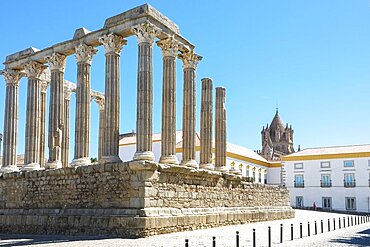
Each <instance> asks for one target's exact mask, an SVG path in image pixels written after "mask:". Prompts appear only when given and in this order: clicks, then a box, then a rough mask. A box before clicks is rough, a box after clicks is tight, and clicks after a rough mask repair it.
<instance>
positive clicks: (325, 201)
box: [322, 197, 331, 209]
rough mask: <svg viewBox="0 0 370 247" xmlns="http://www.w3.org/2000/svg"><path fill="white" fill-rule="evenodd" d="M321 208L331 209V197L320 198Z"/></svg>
mask: <svg viewBox="0 0 370 247" xmlns="http://www.w3.org/2000/svg"><path fill="white" fill-rule="evenodd" d="M322 208H323V209H331V197H323V198H322Z"/></svg>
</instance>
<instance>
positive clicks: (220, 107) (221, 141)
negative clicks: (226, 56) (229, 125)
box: [215, 87, 227, 172]
mask: <svg viewBox="0 0 370 247" xmlns="http://www.w3.org/2000/svg"><path fill="white" fill-rule="evenodd" d="M225 101H226V90H225V88H223V87H216V138H215V139H216V150H215V153H216V170H218V171H222V172H226V171H227V168H226V108H225Z"/></svg>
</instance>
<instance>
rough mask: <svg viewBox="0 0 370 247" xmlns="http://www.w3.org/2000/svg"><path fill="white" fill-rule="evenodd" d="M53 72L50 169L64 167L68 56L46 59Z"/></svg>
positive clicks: (51, 85)
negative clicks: (65, 89)
mask: <svg viewBox="0 0 370 247" xmlns="http://www.w3.org/2000/svg"><path fill="white" fill-rule="evenodd" d="M46 59H47V61H48V62H49V67H50V70H51V81H50V106H49V138H48V139H49V141H48V144H49V145H48V146H49V160H48V163H47V165H46V167H47V168H49V169H56V168H61V167H62V143H63V128H64V70H65V66H66V56H64V55H62V54H58V53H54V54H53V55H51V56H50V57H47V58H46Z"/></svg>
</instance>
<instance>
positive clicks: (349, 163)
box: [343, 160, 355, 167]
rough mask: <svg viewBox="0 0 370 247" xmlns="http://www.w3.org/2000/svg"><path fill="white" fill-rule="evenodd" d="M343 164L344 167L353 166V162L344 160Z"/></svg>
mask: <svg viewBox="0 0 370 247" xmlns="http://www.w3.org/2000/svg"><path fill="white" fill-rule="evenodd" d="M343 164H344V167H354V166H355V164H354V162H353V160H345V161H344V163H343Z"/></svg>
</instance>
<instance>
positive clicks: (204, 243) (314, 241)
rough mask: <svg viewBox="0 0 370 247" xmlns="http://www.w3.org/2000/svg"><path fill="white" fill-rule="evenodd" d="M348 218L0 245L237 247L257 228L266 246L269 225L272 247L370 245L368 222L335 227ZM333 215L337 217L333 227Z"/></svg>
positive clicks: (19, 239) (322, 216)
mask: <svg viewBox="0 0 370 247" xmlns="http://www.w3.org/2000/svg"><path fill="white" fill-rule="evenodd" d="M343 217H346V220H347V219H348V215H344V214H336V213H324V212H312V211H305V210H296V218H295V219H289V220H277V221H269V222H259V223H252V224H243V225H235V226H226V227H218V228H213V229H204V230H196V231H189V232H177V233H171V234H163V235H157V236H152V237H147V238H139V239H121V238H105V237H98V236H97V237H68V236H31V235H0V246H31V245H32V246H70V247H71V246H73V247H75V246H107V247H108V246H109V247H112V246H125V247H141V246H143V247H144V246H145V247H149V246H150V247H160V246H163V247H167V246H168V247H178V246H185V239H189V247H190V246H196V247H208V246H209V247H211V246H212V237H213V236H216V246H217V247H219V246H230V247H231V246H236V241H235V239H236V236H235V233H236V231H239V232H240V246H241V247H242V246H252V231H253V229H256V243H257V244H256V245H257V246H268V242H267V235H268V227H269V226H271V233H272V234H271V236H272V245H273V246H370V223H364V224H360V225H354V226H350V227H347V223H346V227H345V228H343V223H341V227H342V228H341V229H338V221H337V220H338V219H339V218H341V221H342V220H343ZM333 218H336V230H333ZM328 219H330V220H331V226H330V227H331V231H330V232H328V231H327V230H328V226H327V222H328ZM315 220H316V221H317V222H318V226H317V230H318V235H317V236H313V235H314V221H315ZM321 220H323V222H324V233H321V226H320V224H319V222H321ZM308 221H310V223H311V231H310V234H311V236H310V237H307V234H308V230H307V223H308ZM299 223H302V225H303V231H302V232H303V238H302V239H300V238H299ZM280 224H283V227H284V228H283V229H284V231H283V232H284V235H283V243H282V244H280V243H279V242H280V230H279V229H280ZM291 224H293V225H294V240H293V241H290V226H291Z"/></svg>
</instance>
